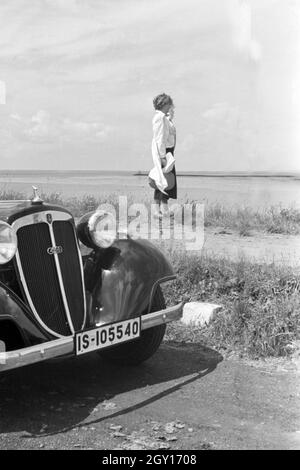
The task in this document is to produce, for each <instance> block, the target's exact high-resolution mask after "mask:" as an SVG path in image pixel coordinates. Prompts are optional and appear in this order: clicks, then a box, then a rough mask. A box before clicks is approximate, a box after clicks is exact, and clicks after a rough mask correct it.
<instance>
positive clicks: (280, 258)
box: [128, 223, 300, 268]
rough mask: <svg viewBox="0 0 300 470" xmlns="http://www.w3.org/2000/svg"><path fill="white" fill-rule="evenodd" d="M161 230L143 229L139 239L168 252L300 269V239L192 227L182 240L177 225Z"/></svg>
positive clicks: (149, 227) (262, 233) (166, 226)
mask: <svg viewBox="0 0 300 470" xmlns="http://www.w3.org/2000/svg"><path fill="white" fill-rule="evenodd" d="M157 227H158V226H157ZM157 227H155V230H154V229H153V226H152V225H150V224H149V225H142V227H141V228H140V231H139V235H140V236H141V237H142V238H147V239H150V240H152V241H153V242H154V243H160V244H162V245H163V246H164V247H165V248H167V249H168V248H173V249H176V250H187V252H190V254H191V255H193V254H195V253H198V254H199V253H202V254H207V255H213V256H217V257H219V256H220V257H228V258H229V259H231V260H238V259H241V258H246V259H248V260H249V261H252V262H255V263H275V264H278V265H285V266H291V267H293V268H300V236H299V235H282V234H269V233H264V232H255V231H251V232H250V234H249V236H240V235H239V233H238V232H235V231H234V230H226V231H225V230H223V229H222V228H216V227H213V228H212V227H209V228H205V229H204V230H203V233H201V231H198V232H195V231H193V230H192V229H191V228H189V227H188V228H185V229H184V230H182V235H180V236H178V235H174V234H175V233H177V234H179V233H181V232H180V226H178V225H175V229H170V227H169V225H168V224H167V223H165V224H164V223H163V225H161V227H160V229H158V230H156V228H157ZM176 230H177V232H176ZM128 233H129V234H134V236H136V233H137V231H135V232H132V230H131V228H130V226H129V227H128Z"/></svg>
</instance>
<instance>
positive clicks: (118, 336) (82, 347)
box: [75, 318, 141, 355]
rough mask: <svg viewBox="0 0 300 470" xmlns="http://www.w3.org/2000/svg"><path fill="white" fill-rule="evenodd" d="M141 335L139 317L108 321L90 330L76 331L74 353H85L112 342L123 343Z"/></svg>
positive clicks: (110, 344)
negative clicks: (115, 321)
mask: <svg viewBox="0 0 300 470" xmlns="http://www.w3.org/2000/svg"><path fill="white" fill-rule="evenodd" d="M140 335H141V319H140V318H132V319H130V320H124V321H120V322H117V323H109V324H108V325H102V326H99V327H98V328H93V329H92V330H87V331H83V332H81V333H76V335H75V353H76V355H79V354H85V353H87V352H91V351H95V350H97V349H103V348H107V347H108V346H113V345H114V344H119V343H124V342H126V341H130V340H132V339H136V338H139V336H140Z"/></svg>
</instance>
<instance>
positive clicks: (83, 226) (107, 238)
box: [77, 210, 117, 248]
mask: <svg viewBox="0 0 300 470" xmlns="http://www.w3.org/2000/svg"><path fill="white" fill-rule="evenodd" d="M77 235H78V238H79V240H80V241H81V242H82V243H83V244H84V245H86V246H88V247H90V248H94V247H95V245H96V246H97V247H99V248H109V247H110V246H111V245H112V244H113V243H114V241H115V240H116V238H117V230H116V220H115V216H114V215H113V214H111V213H109V212H106V211H104V210H99V211H96V212H89V213H88V214H85V215H84V216H83V217H81V219H80V220H79V222H78V224H77Z"/></svg>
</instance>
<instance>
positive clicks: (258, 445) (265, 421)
mask: <svg viewBox="0 0 300 470" xmlns="http://www.w3.org/2000/svg"><path fill="white" fill-rule="evenodd" d="M299 391H300V390H299V371H298V372H297V370H296V368H293V367H291V365H290V364H289V363H287V367H285V366H281V367H279V368H278V367H269V366H266V365H263V364H261V365H259V364H256V365H251V364H246V363H243V362H241V361H240V360H234V359H224V358H222V356H221V355H220V354H218V353H216V352H214V351H212V350H209V349H205V348H203V347H202V346H201V345H199V344H194V345H178V344H177V345H176V344H172V345H170V344H164V345H162V346H161V348H160V349H159V351H158V352H157V353H156V355H155V356H153V358H152V359H151V360H149V361H148V362H146V363H145V364H144V365H142V366H140V367H138V368H124V367H123V368H119V367H116V366H109V365H108V364H106V363H104V362H103V361H102V360H101V359H99V357H98V355H97V354H92V355H88V356H85V357H84V356H83V357H81V358H79V359H77V360H74V359H69V360H65V361H60V362H52V363H44V364H38V365H35V366H30V367H27V368H23V369H18V370H15V371H13V372H10V373H6V375H3V376H1V378H0V417H1V418H0V433H1V434H0V448H1V449H147V450H149V449H161V448H170V449H176V450H177V449H291V448H300V420H299V416H300V409H299Z"/></svg>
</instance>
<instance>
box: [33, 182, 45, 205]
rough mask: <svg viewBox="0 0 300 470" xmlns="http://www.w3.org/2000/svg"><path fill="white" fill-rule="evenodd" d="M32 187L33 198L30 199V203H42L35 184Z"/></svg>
mask: <svg viewBox="0 0 300 470" xmlns="http://www.w3.org/2000/svg"><path fill="white" fill-rule="evenodd" d="M32 189H33V198H32V199H31V203H32V204H42V203H43V199H41V198H40V196H39V195H38V188H37V187H36V186H32Z"/></svg>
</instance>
